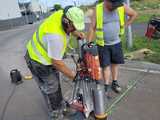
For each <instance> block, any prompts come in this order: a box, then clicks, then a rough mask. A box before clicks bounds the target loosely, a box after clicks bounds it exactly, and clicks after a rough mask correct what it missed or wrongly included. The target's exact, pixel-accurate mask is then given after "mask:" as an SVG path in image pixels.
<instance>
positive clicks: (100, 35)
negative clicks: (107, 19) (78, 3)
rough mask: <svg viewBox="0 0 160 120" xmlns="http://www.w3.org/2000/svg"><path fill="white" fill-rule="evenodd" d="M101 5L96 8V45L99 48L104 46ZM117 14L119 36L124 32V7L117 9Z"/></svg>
mask: <svg viewBox="0 0 160 120" xmlns="http://www.w3.org/2000/svg"><path fill="white" fill-rule="evenodd" d="M103 4H104V2H102V3H100V4H98V5H97V6H96V43H97V45H99V46H104V32H103ZM117 12H118V15H119V20H120V35H123V34H124V32H125V26H124V24H125V12H124V6H122V7H118V8H117Z"/></svg>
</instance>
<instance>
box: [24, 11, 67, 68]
mask: <svg viewBox="0 0 160 120" xmlns="http://www.w3.org/2000/svg"><path fill="white" fill-rule="evenodd" d="M54 14H55V15H54ZM62 15H63V12H62V11H59V12H55V13H53V15H51V17H49V18H48V19H46V20H45V21H44V23H42V24H41V25H40V27H39V28H38V29H37V31H36V32H35V33H34V34H33V38H32V40H30V41H29V42H28V44H27V49H28V52H29V56H30V57H31V59H33V60H35V61H37V62H39V63H41V64H44V65H51V64H52V59H51V58H50V57H49V56H48V53H47V48H46V47H45V43H44V41H43V36H44V35H46V34H58V35H60V36H62V38H63V39H62V42H63V44H64V47H63V50H62V51H61V54H62V55H63V54H64V52H65V49H66V46H67V38H66V33H65V32H64V30H63V28H62V26H61V17H62ZM54 20H55V21H56V22H53V21H54ZM53 47H54V46H53Z"/></svg>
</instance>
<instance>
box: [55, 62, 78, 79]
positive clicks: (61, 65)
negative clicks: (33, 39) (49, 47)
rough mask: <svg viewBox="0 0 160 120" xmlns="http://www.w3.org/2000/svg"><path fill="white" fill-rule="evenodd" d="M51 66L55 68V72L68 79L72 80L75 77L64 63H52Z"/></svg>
mask: <svg viewBox="0 0 160 120" xmlns="http://www.w3.org/2000/svg"><path fill="white" fill-rule="evenodd" d="M53 66H54V67H56V69H57V70H59V71H60V72H62V73H63V74H64V75H66V76H67V77H68V78H70V79H72V80H73V79H74V77H75V73H74V72H73V71H72V70H70V69H69V68H68V67H67V66H66V65H65V63H64V62H58V63H55V62H53Z"/></svg>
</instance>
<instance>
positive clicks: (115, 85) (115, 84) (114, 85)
mask: <svg viewBox="0 0 160 120" xmlns="http://www.w3.org/2000/svg"><path fill="white" fill-rule="evenodd" d="M112 90H113V91H114V92H116V93H120V92H121V91H122V88H121V87H120V86H119V84H118V82H117V80H113V82H112Z"/></svg>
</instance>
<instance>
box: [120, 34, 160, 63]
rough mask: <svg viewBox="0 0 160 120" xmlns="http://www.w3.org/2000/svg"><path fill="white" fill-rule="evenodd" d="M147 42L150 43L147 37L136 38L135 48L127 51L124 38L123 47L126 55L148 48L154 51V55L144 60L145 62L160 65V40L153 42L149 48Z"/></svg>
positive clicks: (134, 41)
mask: <svg viewBox="0 0 160 120" xmlns="http://www.w3.org/2000/svg"><path fill="white" fill-rule="evenodd" d="M147 42H148V40H147V38H146V37H134V40H133V48H132V49H127V48H126V41H125V40H124V38H123V39H122V45H123V50H124V53H130V52H133V51H135V50H139V49H143V48H148V49H150V50H152V51H153V52H154V53H153V54H151V55H149V56H146V57H145V58H144V61H147V62H153V63H157V64H160V40H152V41H151V42H150V43H149V46H148V43H147Z"/></svg>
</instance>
